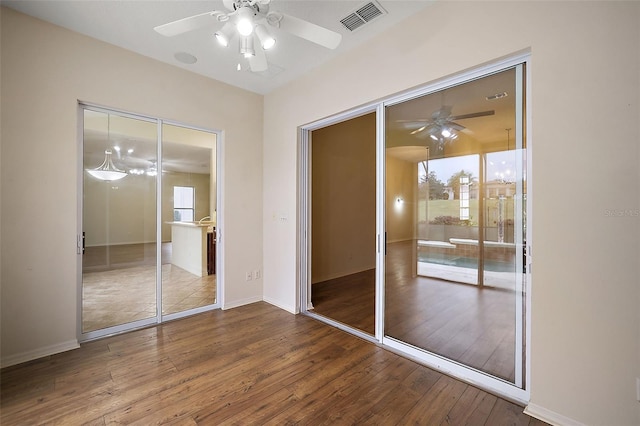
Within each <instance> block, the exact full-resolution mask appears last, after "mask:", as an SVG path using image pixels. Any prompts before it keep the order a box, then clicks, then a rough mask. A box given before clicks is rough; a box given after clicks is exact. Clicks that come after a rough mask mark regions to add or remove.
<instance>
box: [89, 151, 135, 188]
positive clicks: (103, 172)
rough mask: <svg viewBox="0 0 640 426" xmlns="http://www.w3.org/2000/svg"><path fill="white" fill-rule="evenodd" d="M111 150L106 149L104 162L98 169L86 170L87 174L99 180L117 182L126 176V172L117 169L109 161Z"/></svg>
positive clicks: (111, 161)
mask: <svg viewBox="0 0 640 426" xmlns="http://www.w3.org/2000/svg"><path fill="white" fill-rule="evenodd" d="M111 154H112V152H111V150H110V149H106V150H105V151H104V161H103V162H102V164H100V165H99V166H98V167H96V168H95V169H93V170H87V172H89V174H90V175H91V176H93V177H95V178H97V179H100V180H107V181H110V180H118V179H122V178H123V177H125V176H126V175H127V172H125V171H124V170H120V169H118V168H117V167H116V166H114V164H113V160H111Z"/></svg>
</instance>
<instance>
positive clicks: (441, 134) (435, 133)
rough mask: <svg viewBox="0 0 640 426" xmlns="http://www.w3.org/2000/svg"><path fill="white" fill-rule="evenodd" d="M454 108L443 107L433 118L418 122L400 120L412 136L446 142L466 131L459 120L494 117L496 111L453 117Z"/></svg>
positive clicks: (435, 112)
mask: <svg viewBox="0 0 640 426" xmlns="http://www.w3.org/2000/svg"><path fill="white" fill-rule="evenodd" d="M452 109H453V107H452V106H448V105H443V106H442V107H441V108H440V109H438V110H436V111H434V112H433V113H432V114H431V118H428V119H418V120H398V122H399V123H402V126H403V127H404V128H405V129H409V130H412V131H411V134H412V135H416V136H417V137H419V138H421V139H424V138H426V137H427V136H429V137H431V139H433V140H435V141H440V142H444V141H447V140H453V139H456V138H457V137H458V135H457V133H456V132H460V131H463V130H465V129H466V127H464V126H463V125H461V124H458V123H456V121H458V120H465V119H468V118H477V117H485V116H488V115H494V114H495V111H494V110H489V111H479V112H474V113H470V114H461V115H451V110H452Z"/></svg>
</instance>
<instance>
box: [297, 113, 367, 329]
mask: <svg viewBox="0 0 640 426" xmlns="http://www.w3.org/2000/svg"><path fill="white" fill-rule="evenodd" d="M310 154H311V175H310V180H311V182H310V186H311V229H310V230H311V232H310V236H311V285H310V288H309V289H310V294H309V302H310V304H308V306H309V308H310V309H311V310H312V311H313V312H314V313H315V314H318V315H321V316H322V317H324V318H327V319H329V320H331V321H335V322H337V323H339V324H342V325H345V326H347V327H351V328H353V329H356V330H358V331H361V332H364V333H366V334H368V335H371V336H373V335H374V334H375V300H376V298H375V285H376V281H375V277H376V222H375V220H376V214H375V213H376V212H375V206H376V115H375V113H369V114H365V115H362V116H359V117H355V118H351V119H349V120H345V121H342V122H340V123H335V124H332V125H330V126H326V127H323V128H320V129H317V130H314V131H313V132H312V134H311V138H310Z"/></svg>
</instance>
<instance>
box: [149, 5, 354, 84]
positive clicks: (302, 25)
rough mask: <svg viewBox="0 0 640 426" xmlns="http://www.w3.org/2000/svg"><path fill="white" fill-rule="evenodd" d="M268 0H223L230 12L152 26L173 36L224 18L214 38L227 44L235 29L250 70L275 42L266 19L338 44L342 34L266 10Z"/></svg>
mask: <svg viewBox="0 0 640 426" xmlns="http://www.w3.org/2000/svg"><path fill="white" fill-rule="evenodd" d="M270 2H271V0H223V3H224V6H225V7H226V8H227V9H229V11H230V12H223V11H219V10H213V11H211V12H206V13H201V14H199V15H194V16H190V17H188V18H183V19H180V20H178V21H173V22H169V23H168V24H164V25H160V26H157V27H155V28H154V29H155V30H156V31H157V32H158V33H160V34H162V35H164V36H167V37H172V36H175V35H178V34H182V33H186V32H188V31H193V30H196V29H198V28H202V27H205V26H207V25H211V24H215V23H220V22H224V25H223V26H222V28H221V29H219V30H218V31H216V33H215V37H216V39H217V40H218V42H219V43H220V44H221V45H223V46H225V47H226V46H228V45H229V43H230V41H231V39H232V38H233V36H234V34H235V33H236V32H237V33H238V37H239V45H240V53H241V54H242V55H243V56H244V57H245V58H247V59H248V61H249V66H250V67H251V71H254V72H259V71H265V70H266V69H267V58H266V56H265V54H264V50H267V49H270V48H271V47H273V45H274V44H275V42H276V40H275V38H273V36H271V34H269V32H268V31H267V28H266V26H265V25H264V24H265V23H266V24H268V25H270V26H272V27H276V28H279V29H281V30H283V31H287V32H289V33H291V34H293V35H295V36H298V37H300V38H303V39H305V40H309V41H311V42H313V43H316V44H319V45H320V46H324V47H326V48H329V49H335V48H336V47H338V45H339V44H340V41H341V40H342V35H341V34H339V33H336V32H334V31H331V30H328V29H326V28H323V27H320V26H318V25H316V24H312V23H311V22H307V21H304V20H302V19H299V18H296V17H293V16H289V15H286V14H284V13H282V12H275V11H269V3H270ZM256 37H257V39H258V42H259V43H260V48H258V49H255V48H254V40H255V38H256Z"/></svg>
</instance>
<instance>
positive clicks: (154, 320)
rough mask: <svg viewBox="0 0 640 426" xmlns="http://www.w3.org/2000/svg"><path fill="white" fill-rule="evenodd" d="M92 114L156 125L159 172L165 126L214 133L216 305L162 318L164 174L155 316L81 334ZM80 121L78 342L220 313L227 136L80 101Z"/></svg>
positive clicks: (158, 225)
mask: <svg viewBox="0 0 640 426" xmlns="http://www.w3.org/2000/svg"><path fill="white" fill-rule="evenodd" d="M85 110H90V111H95V112H100V113H104V114H114V115H118V116H121V117H126V118H131V119H135V120H141V121H145V122H149V123H156V127H157V132H156V149H157V158H158V162H157V168H158V169H159V170H161V169H162V139H163V135H162V127H163V125H164V124H167V125H172V126H178V127H184V128H187V129H192V130H198V131H202V132H207V133H212V134H214V135H215V137H216V146H215V155H216V164H215V167H216V301H215V303H213V304H209V305H205V306H201V307H198V308H194V309H189V310H187V311H182V312H176V313H171V314H167V315H163V314H162V262H161V260H162V255H161V251H162V227H161V225H162V178H161V174H158V176H160V177H159V178H157V179H156V187H155V190H156V242H157V243H156V315H155V316H152V317H149V318H146V319H142V320H137V321H133V322H129V323H126V324H118V325H115V326H112V327H107V328H104V329H100V330H95V331H89V332H86V333H85V332H83V330H82V310H83V301H82V291H83V288H82V286H83V278H82V248H83V241H82V231H83V226H84V224H83V198H84V184H83V181H84V163H83V157H84V111H85ZM77 117H78V122H77V123H78V127H77V135H78V162H77V170H78V183H77V185H78V186H77V191H78V192H77V193H78V194H79V195H78V202H77V223H78V225H77V226H78V227H77V231H76V233H77V235H76V254H77V258H78V262H77V264H76V281H77V300H78V303H77V316H76V318H77V321H76V335H77V336H78V341H79V342H81V343H82V342H87V341H91V340H95V339H99V338H103V337H107V336H111V335H115V334H120V333H124V332H127V331H132V330H136V329H140V328H144V327H148V326H151V325H156V324H161V323H163V322H166V321H172V320H174V319H178V318H184V317H187V316H191V315H195V314H198V313H201V312H207V311H211V310H214V309H219V308H220V307H221V306H223V300H224V291H223V289H224V252H225V250H224V243H225V241H224V239H223V238H222V230H223V229H224V213H223V211H224V209H223V208H222V206H223V204H222V203H223V200H224V192H223V191H224V185H223V183H224V182H223V180H224V170H223V161H222V154H223V149H224V137H223V136H224V132H222V131H220V130H212V129H207V128H203V127H198V126H193V125H189V124H185V123H182V122H179V121H174V120H168V119H163V118H160V117H153V116H149V115H142V114H137V113H132V112H128V111H123V110H120V109H115V108H110V107H106V106H102V105H98V104H95V103H90V102H84V101H78V106H77Z"/></svg>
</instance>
